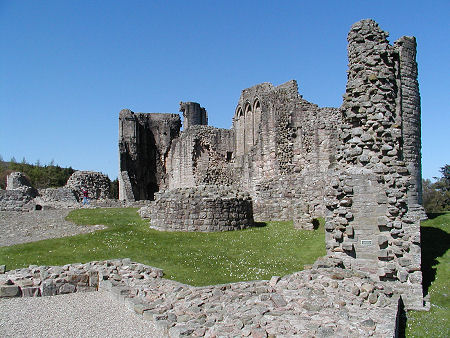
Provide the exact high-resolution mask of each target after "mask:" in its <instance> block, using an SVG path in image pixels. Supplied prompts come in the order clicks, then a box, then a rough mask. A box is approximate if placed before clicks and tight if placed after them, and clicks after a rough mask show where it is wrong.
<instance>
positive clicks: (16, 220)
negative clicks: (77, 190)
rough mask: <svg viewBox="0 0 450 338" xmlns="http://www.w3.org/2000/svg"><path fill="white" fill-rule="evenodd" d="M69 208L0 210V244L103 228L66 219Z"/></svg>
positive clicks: (70, 234) (5, 244)
mask: <svg viewBox="0 0 450 338" xmlns="http://www.w3.org/2000/svg"><path fill="white" fill-rule="evenodd" d="M69 211H70V210H68V209H63V210H39V211H30V212H18V211H0V246H8V245H13V244H19V243H26V242H34V241H40V240H42V239H48V238H57V237H65V236H73V235H77V234H83V233H88V232H93V231H95V230H99V229H104V228H105V226H103V225H94V226H83V225H76V224H74V223H72V222H68V221H66V220H65V219H64V218H65V217H66V216H67V214H68V213H69Z"/></svg>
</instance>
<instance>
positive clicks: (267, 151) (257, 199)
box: [233, 81, 339, 220]
mask: <svg viewBox="0 0 450 338" xmlns="http://www.w3.org/2000/svg"><path fill="white" fill-rule="evenodd" d="M338 118H339V114H338V110H337V109H335V108H319V107H318V106H317V105H314V104H311V103H309V102H308V101H306V100H304V99H303V98H302V97H301V95H299V93H298V86H297V82H296V81H289V82H286V83H285V84H282V85H280V86H277V87H274V86H273V85H271V84H270V83H263V84H260V85H257V86H254V87H251V88H248V89H245V90H244V91H243V92H242V95H241V98H240V100H239V103H238V107H237V109H236V113H235V116H234V119H233V129H234V131H235V143H236V167H237V168H239V170H241V171H242V173H240V175H239V178H240V182H239V185H240V186H242V187H245V188H246V189H248V190H249V191H250V192H251V194H252V197H253V199H254V204H255V205H254V210H255V217H256V218H257V219H260V220H263V219H264V220H268V219H272V220H277V219H280V220H292V219H293V218H295V216H296V213H297V212H298V210H299V207H300V208H301V209H303V207H304V206H305V205H306V206H307V208H308V209H310V210H311V212H312V214H316V215H319V214H323V202H322V201H323V188H324V186H326V182H327V175H326V173H327V170H328V166H329V164H330V163H331V162H330V161H331V160H333V159H334V153H335V148H336V145H337V136H336V135H337V132H336V130H337V126H338ZM249 121H250V124H251V123H252V122H253V123H254V125H253V126H251V127H250V128H249V127H248V124H249ZM256 122H257V123H256ZM249 129H250V130H253V131H254V132H255V136H254V138H253V139H252V142H250V143H249V142H248V140H247V138H246V137H245V135H247V134H246V132H247V131H248V130H249ZM242 135H244V137H243V136H242ZM251 144H252V145H251Z"/></svg>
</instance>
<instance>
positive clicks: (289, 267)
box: [0, 209, 325, 285]
mask: <svg viewBox="0 0 450 338" xmlns="http://www.w3.org/2000/svg"><path fill="white" fill-rule="evenodd" d="M68 219H69V220H71V221H73V222H75V223H77V224H87V225H93V224H104V225H107V226H108V229H105V230H101V231H96V232H95V233H90V234H83V235H78V236H73V237H66V238H55V239H49V240H44V241H39V242H33V243H26V244H19V245H13V246H9V247H3V248H0V265H1V264H6V266H7V268H8V269H15V268H20V267H25V266H28V265H30V264H36V265H64V264H68V263H74V262H82V263H83V262H89V261H93V260H106V259H114V258H125V257H129V258H131V259H132V260H133V261H137V262H140V263H144V264H148V265H151V266H155V267H159V268H162V269H163V270H164V273H165V277H166V278H170V279H175V280H177V281H180V282H182V283H188V284H191V285H208V284H220V283H227V282H236V281H245V280H255V279H270V278H271V277H272V276H273V275H278V276H283V275H286V274H289V273H293V272H295V271H299V270H302V269H303V266H304V265H305V264H312V263H313V262H314V261H315V260H316V259H317V258H318V257H319V256H323V255H324V254H325V233H324V228H323V224H321V225H320V227H319V229H318V230H314V231H308V230H296V229H294V227H293V225H292V222H268V223H267V224H265V223H264V224H258V225H260V226H258V227H254V228H250V229H246V230H240V231H229V232H220V233H219V232H215V233H198V232H197V233H195V232H189V233H188V232H164V231H156V230H152V229H150V228H149V224H148V221H144V220H142V219H141V218H140V217H139V215H138V214H137V212H136V209H80V210H74V211H72V212H71V213H70V214H69V216H68Z"/></svg>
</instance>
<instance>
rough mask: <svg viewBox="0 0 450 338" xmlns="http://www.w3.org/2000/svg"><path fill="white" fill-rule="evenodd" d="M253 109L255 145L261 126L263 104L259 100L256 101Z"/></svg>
mask: <svg viewBox="0 0 450 338" xmlns="http://www.w3.org/2000/svg"><path fill="white" fill-rule="evenodd" d="M253 107H254V109H253V144H254V145H255V144H256V140H258V133H259V128H260V124H261V104H260V103H259V100H258V99H256V100H255V103H254V105H253Z"/></svg>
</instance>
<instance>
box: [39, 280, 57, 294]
mask: <svg viewBox="0 0 450 338" xmlns="http://www.w3.org/2000/svg"><path fill="white" fill-rule="evenodd" d="M57 293H58V288H57V286H56V285H55V283H54V282H53V280H45V281H43V282H42V285H41V296H54V295H56V294H57Z"/></svg>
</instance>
